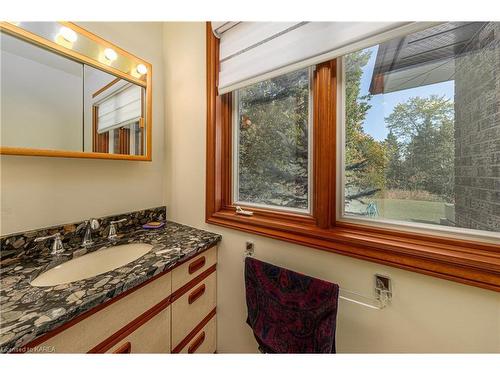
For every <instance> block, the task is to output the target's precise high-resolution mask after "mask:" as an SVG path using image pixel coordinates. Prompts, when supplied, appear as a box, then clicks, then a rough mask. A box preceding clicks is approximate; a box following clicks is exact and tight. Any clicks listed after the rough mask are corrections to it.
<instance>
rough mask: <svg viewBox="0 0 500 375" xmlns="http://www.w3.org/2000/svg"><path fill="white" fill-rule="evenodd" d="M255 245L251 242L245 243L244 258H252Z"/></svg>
mask: <svg viewBox="0 0 500 375" xmlns="http://www.w3.org/2000/svg"><path fill="white" fill-rule="evenodd" d="M254 247H255V244H254V243H253V242H252V241H246V242H245V256H253V254H254V252H255V248H254Z"/></svg>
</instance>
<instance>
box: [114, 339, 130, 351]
mask: <svg viewBox="0 0 500 375" xmlns="http://www.w3.org/2000/svg"><path fill="white" fill-rule="evenodd" d="M131 350H132V344H131V343H130V341H127V342H126V343H125V344H123V345H122V346H120V347H119V348H118V349H116V350H115V351H114V352H113V354H130V351H131Z"/></svg>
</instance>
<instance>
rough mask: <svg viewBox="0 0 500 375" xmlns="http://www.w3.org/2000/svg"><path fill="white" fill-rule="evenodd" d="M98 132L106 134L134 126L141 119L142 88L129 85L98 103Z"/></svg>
mask: <svg viewBox="0 0 500 375" xmlns="http://www.w3.org/2000/svg"><path fill="white" fill-rule="evenodd" d="M97 106H98V108H99V112H98V126H97V132H98V133H99V134H100V133H105V132H108V131H110V130H113V129H116V128H120V127H122V126H126V125H130V124H133V123H135V122H137V121H139V119H140V118H141V114H142V100H141V87H140V86H137V85H134V84H132V83H129V84H127V85H125V86H124V87H123V88H121V89H120V90H117V91H115V92H114V93H113V94H111V95H109V96H108V97H107V98H105V99H103V100H101V101H100V102H99V103H97Z"/></svg>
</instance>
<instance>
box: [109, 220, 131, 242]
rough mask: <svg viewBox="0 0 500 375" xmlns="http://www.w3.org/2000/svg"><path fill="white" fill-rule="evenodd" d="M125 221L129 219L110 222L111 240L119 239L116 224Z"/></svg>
mask: <svg viewBox="0 0 500 375" xmlns="http://www.w3.org/2000/svg"><path fill="white" fill-rule="evenodd" d="M124 221H127V219H125V218H123V219H120V220H112V221H110V222H109V234H108V239H109V240H115V239H116V238H118V235H117V234H116V226H115V224H118V223H123V222H124Z"/></svg>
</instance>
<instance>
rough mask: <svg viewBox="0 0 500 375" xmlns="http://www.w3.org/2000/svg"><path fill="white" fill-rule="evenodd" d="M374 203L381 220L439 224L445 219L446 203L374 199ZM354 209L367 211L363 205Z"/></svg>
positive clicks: (354, 206) (354, 205)
mask: <svg viewBox="0 0 500 375" xmlns="http://www.w3.org/2000/svg"><path fill="white" fill-rule="evenodd" d="M373 201H374V202H375V203H376V204H377V209H378V213H379V215H378V218H380V219H394V220H404V221H413V222H418V223H428V224H439V223H440V222H439V221H440V219H441V218H444V217H445V214H444V202H428V201H417V200H411V199H373ZM352 203H354V202H352ZM356 206H357V207H356ZM352 208H353V209H354V210H356V211H358V210H359V211H364V210H365V209H364V208H362V205H361V204H359V205H357V204H353V206H352ZM359 211H358V212H359Z"/></svg>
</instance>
